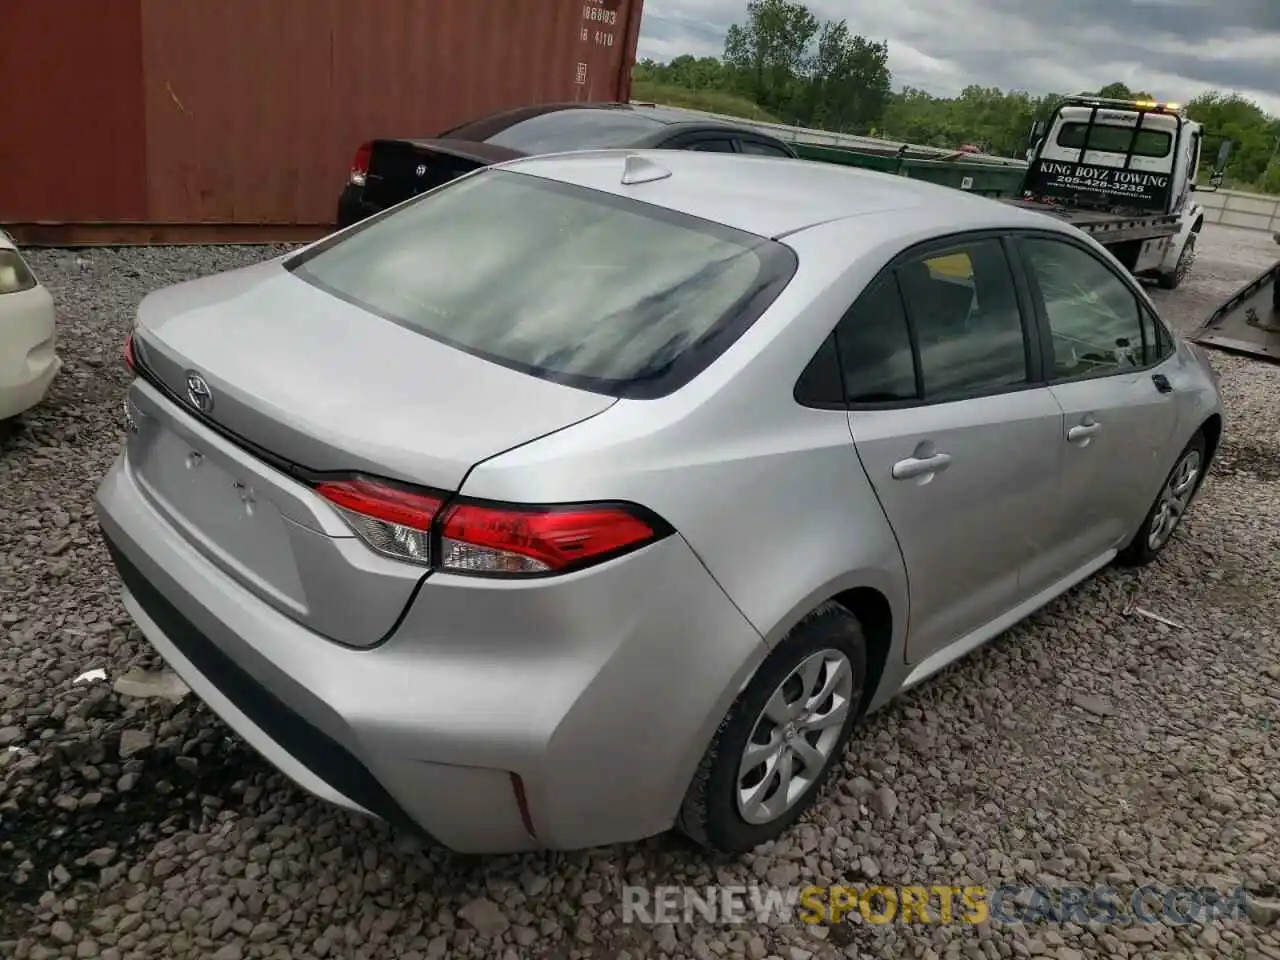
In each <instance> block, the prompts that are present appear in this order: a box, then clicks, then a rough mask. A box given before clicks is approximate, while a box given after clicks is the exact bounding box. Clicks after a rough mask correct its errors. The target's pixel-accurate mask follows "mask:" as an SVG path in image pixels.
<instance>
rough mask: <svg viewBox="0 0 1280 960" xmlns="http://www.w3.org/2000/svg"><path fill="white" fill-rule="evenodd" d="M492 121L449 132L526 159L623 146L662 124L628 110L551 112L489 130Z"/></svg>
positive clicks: (451, 135) (468, 125)
mask: <svg viewBox="0 0 1280 960" xmlns="http://www.w3.org/2000/svg"><path fill="white" fill-rule="evenodd" d="M492 124H493V121H492V120H491V119H488V118H486V119H485V120H480V121H476V123H474V124H466V125H464V126H461V127H457V128H455V129H453V130H450V131H449V133H448V135H449V136H450V137H452V138H454V139H458V140H479V141H481V142H483V143H491V144H493V145H494V146H496V147H506V148H507V149H508V150H517V151H519V152H520V153H525V154H529V155H534V154H540V153H557V152H559V151H562V150H596V149H603V148H606V147H617V146H625V145H627V144H630V143H633V142H634V141H636V140H639V139H640V138H641V137H645V136H647V135H649V134H651V133H654V132H655V131H657V130H661V129H662V127H663V126H664V124H663V123H662V122H661V121H659V120H654V119H653V118H652V117H646V116H644V115H642V114H638V113H635V112H634V111H631V110H607V109H606V110H601V109H594V110H593V109H580V110H575V109H572V108H571V109H568V110H552V111H548V112H546V113H539V114H535V115H534V116H532V117H527V118H525V119H522V120H517V121H516V122H514V123H511V124H508V125H507V126H505V127H503V128H501V129H499V130H496V131H495V130H493V127H492Z"/></svg>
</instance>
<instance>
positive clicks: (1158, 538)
mask: <svg viewBox="0 0 1280 960" xmlns="http://www.w3.org/2000/svg"><path fill="white" fill-rule="evenodd" d="M1200 463H1201V458H1200V451H1199V450H1190V451H1188V452H1187V453H1186V454H1185V455H1184V456H1183V458H1182V459H1181V460H1179V461H1178V465H1177V466H1176V467H1174V468H1173V473H1171V474H1170V475H1169V479H1168V481H1166V483H1165V485H1164V489H1162V490H1161V491H1160V499H1159V500H1158V501H1157V502H1156V512H1155V516H1154V517H1153V518H1152V520H1151V532H1150V533H1148V534H1147V546H1148V547H1149V548H1150V549H1152V550H1159V549H1160V548H1161V547H1163V546H1164V545H1165V544H1166V543H1168V541H1169V538H1170V537H1171V536H1173V531H1174V530H1176V529H1177V527H1178V524H1179V523H1180V522H1182V515H1183V514H1184V513H1186V511H1187V507H1188V506H1190V504H1191V497H1192V496H1193V495H1194V494H1195V491H1196V481H1197V480H1199V479H1200Z"/></svg>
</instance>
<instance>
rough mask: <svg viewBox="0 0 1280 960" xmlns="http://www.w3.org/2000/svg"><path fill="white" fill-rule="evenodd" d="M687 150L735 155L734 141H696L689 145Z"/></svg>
mask: <svg viewBox="0 0 1280 960" xmlns="http://www.w3.org/2000/svg"><path fill="white" fill-rule="evenodd" d="M684 149H686V150H702V151H705V152H707V153H733V152H734V150H733V141H732V140H695V141H693V142H692V143H690V144H688V145H687V146H686V147H685V148H684Z"/></svg>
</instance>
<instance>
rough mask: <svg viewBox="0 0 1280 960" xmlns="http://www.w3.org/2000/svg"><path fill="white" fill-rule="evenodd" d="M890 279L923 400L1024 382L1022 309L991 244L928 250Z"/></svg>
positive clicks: (999, 249)
mask: <svg viewBox="0 0 1280 960" xmlns="http://www.w3.org/2000/svg"><path fill="white" fill-rule="evenodd" d="M897 275H898V285H899V286H900V287H901V289H902V296H903V299H904V300H905V302H906V307H907V315H908V317H909V319H910V322H911V326H912V329H913V330H914V333H915V338H916V344H917V348H918V349H919V352H920V371H921V376H922V381H923V384H922V385H923V388H924V389H923V393H924V399H926V400H951V399H958V398H961V397H966V396H974V395H978V394H984V393H992V392H997V391H999V390H1001V389H1008V388H1013V387H1017V386H1020V385H1022V384H1025V383H1027V382H1028V380H1029V376H1030V369H1029V365H1028V350H1027V340H1026V331H1025V328H1024V323H1023V317H1022V311H1021V310H1020V308H1019V306H1018V295H1017V288H1016V287H1015V286H1014V281H1013V273H1012V271H1011V270H1010V267H1009V261H1008V259H1007V258H1006V257H1005V254H1004V248H1003V246H1002V245H1001V243H1000V241H999V240H996V239H984V240H975V241H971V242H967V243H962V244H958V245H956V246H954V247H949V248H946V249H940V250H935V251H931V252H929V253H927V254H924V255H923V256H920V257H916V258H912V259H910V260H908V261H906V262H905V263H903V264H902V265H900V266H899V267H898V269H897Z"/></svg>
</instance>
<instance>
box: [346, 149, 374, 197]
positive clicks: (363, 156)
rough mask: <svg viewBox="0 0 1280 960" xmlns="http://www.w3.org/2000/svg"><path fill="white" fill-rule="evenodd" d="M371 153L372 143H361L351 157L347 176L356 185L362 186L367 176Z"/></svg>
mask: <svg viewBox="0 0 1280 960" xmlns="http://www.w3.org/2000/svg"><path fill="white" fill-rule="evenodd" d="M372 154H373V144H372V143H362V144H360V146H359V147H358V148H357V149H356V155H355V156H354V157H352V158H351V176H350V177H349V178H348V179H349V180H350V181H351V182H352V183H354V184H355V185H356V186H358V187H363V186H364V184H365V180H367V179H368V177H369V158H370V156H372Z"/></svg>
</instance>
